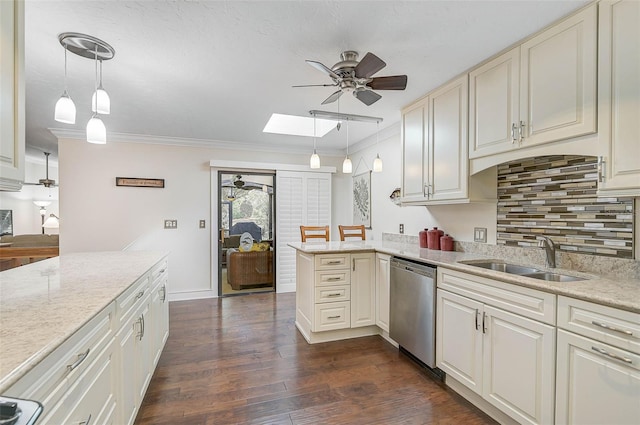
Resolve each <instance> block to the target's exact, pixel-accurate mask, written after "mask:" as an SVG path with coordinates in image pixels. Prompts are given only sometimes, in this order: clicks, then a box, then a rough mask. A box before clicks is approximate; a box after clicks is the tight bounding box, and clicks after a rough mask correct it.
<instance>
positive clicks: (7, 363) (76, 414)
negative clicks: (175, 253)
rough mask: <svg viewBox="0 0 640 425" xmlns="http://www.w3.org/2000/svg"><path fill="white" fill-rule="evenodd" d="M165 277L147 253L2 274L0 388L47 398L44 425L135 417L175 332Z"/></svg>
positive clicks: (77, 259)
mask: <svg viewBox="0 0 640 425" xmlns="http://www.w3.org/2000/svg"><path fill="white" fill-rule="evenodd" d="M167 276H168V263H167V254H166V253H162V252H144V251H118V252H90V253H73V254H63V255H62V256H60V257H56V258H51V259H48V260H43V261H40V262H37V263H33V264H30V265H27V266H23V267H18V268H15V269H11V270H8V271H5V272H2V274H1V275H0V394H1V395H3V396H11V397H17V398H27V399H34V400H37V401H39V402H40V403H42V404H43V406H44V414H43V417H41V419H40V422H39V423H72V422H73V423H79V422H81V421H83V420H86V418H87V417H89V416H92V417H93V418H94V419H93V420H96V422H97V423H103V422H104V423H106V422H108V421H109V420H113V422H115V423H123V424H129V423H132V422H133V420H134V419H135V415H136V413H137V410H138V407H139V404H140V402H141V401H142V397H143V396H144V393H145V391H146V387H147V385H148V383H149V380H150V378H151V375H152V374H153V370H154V369H155V366H156V364H157V361H158V360H159V357H160V353H161V352H162V349H163V347H164V343H165V342H166V339H167V337H168V303H167V302H166V283H167ZM145 322H146V329H145ZM123 358H126V359H127V360H126V361H123V360H121V359H123Z"/></svg>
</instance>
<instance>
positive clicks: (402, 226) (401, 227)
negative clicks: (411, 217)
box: [400, 224, 404, 234]
mask: <svg viewBox="0 0 640 425" xmlns="http://www.w3.org/2000/svg"><path fill="white" fill-rule="evenodd" d="M400 234H404V224H400Z"/></svg>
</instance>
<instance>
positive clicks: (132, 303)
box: [116, 273, 151, 330]
mask: <svg viewBox="0 0 640 425" xmlns="http://www.w3.org/2000/svg"><path fill="white" fill-rule="evenodd" d="M150 280H151V273H146V274H145V275H144V276H142V277H141V278H140V279H138V280H137V281H136V282H135V283H134V284H133V285H131V286H130V287H129V288H128V289H127V290H126V291H124V292H123V293H122V294H121V295H120V296H119V297H118V298H116V312H117V315H118V323H117V327H116V330H118V329H120V328H121V327H122V325H124V324H125V323H126V322H127V321H128V320H129V318H130V317H131V315H132V314H133V313H134V311H135V310H136V308H137V307H138V302H139V301H140V300H141V299H142V298H143V297H144V296H145V295H146V294H148V293H149V285H150Z"/></svg>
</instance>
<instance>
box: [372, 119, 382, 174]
mask: <svg viewBox="0 0 640 425" xmlns="http://www.w3.org/2000/svg"><path fill="white" fill-rule="evenodd" d="M379 134H380V121H376V150H378V149H377V148H378V136H379ZM378 152H379V151H378ZM381 171H382V160H381V159H380V153H376V159H374V160H373V172H374V173H379V172H381Z"/></svg>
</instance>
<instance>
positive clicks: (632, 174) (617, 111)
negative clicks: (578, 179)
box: [598, 0, 640, 196]
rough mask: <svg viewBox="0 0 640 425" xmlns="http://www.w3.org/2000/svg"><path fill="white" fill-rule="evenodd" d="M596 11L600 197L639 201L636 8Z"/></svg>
mask: <svg viewBox="0 0 640 425" xmlns="http://www.w3.org/2000/svg"><path fill="white" fill-rule="evenodd" d="M598 7H599V12H600V14H599V32H598V38H599V51H598V54H599V60H598V79H599V82H598V103H599V108H598V138H599V146H600V152H601V153H600V155H601V156H600V163H599V173H598V174H599V181H598V191H599V193H600V194H602V195H603V196H640V142H639V140H640V124H639V121H638V117H640V100H639V99H640V2H638V1H634V0H623V1H602V2H600V3H599V4H598Z"/></svg>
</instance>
